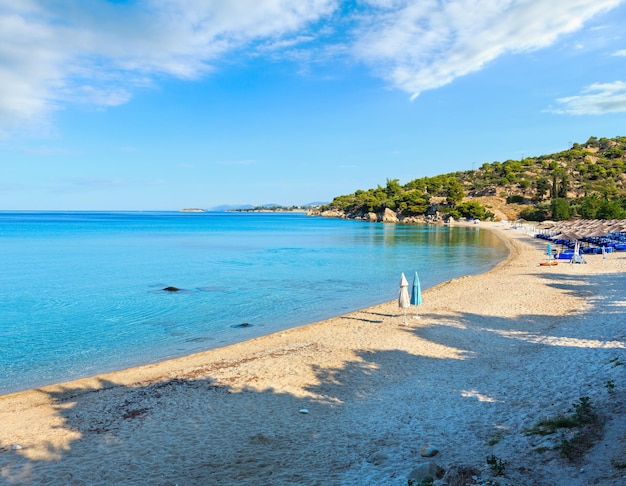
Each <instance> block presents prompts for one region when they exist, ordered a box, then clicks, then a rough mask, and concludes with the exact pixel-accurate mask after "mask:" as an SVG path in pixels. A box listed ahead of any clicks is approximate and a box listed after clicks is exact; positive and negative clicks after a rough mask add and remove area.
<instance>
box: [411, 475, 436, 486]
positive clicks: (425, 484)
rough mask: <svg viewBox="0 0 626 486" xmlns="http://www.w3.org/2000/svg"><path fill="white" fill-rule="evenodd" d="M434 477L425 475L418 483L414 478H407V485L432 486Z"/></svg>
mask: <svg viewBox="0 0 626 486" xmlns="http://www.w3.org/2000/svg"><path fill="white" fill-rule="evenodd" d="M433 482H434V479H433V478H431V477H427V478H424V479H422V480H421V481H420V482H419V483H418V482H417V481H416V480H415V479H409V482H408V483H407V486H433Z"/></svg>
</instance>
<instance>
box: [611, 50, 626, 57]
mask: <svg viewBox="0 0 626 486" xmlns="http://www.w3.org/2000/svg"><path fill="white" fill-rule="evenodd" d="M612 55H613V56H620V57H626V49H622V50H620V51H616V52H614V53H613V54H612Z"/></svg>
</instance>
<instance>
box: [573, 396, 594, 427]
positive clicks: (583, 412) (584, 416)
mask: <svg viewBox="0 0 626 486" xmlns="http://www.w3.org/2000/svg"><path fill="white" fill-rule="evenodd" d="M569 411H570V412H574V415H573V418H574V420H576V422H577V425H582V424H590V423H591V422H594V421H595V420H596V418H597V417H596V413H595V412H594V411H593V407H592V406H591V398H589V397H580V398H579V399H578V402H576V403H574V405H572V408H570V409H569Z"/></svg>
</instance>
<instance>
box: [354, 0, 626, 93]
mask: <svg viewBox="0 0 626 486" xmlns="http://www.w3.org/2000/svg"><path fill="white" fill-rule="evenodd" d="M367 3H369V4H370V5H371V6H372V8H373V9H375V10H376V11H377V14H376V15H371V16H370V19H369V22H367V23H364V24H363V25H361V26H359V27H358V29H359V36H358V37H359V39H360V40H359V41H358V42H357V43H356V45H355V53H356V55H357V56H358V57H359V58H361V59H362V60H364V61H365V62H368V63H369V64H371V65H372V66H374V67H375V68H376V69H378V71H379V73H380V75H381V76H383V77H385V78H386V79H388V80H389V81H390V82H391V83H392V84H393V85H394V86H396V87H398V88H400V89H402V90H405V91H407V92H409V93H411V94H412V97H413V98H414V97H417V96H418V95H419V94H420V93H421V92H423V91H426V90H429V89H433V88H438V87H441V86H444V85H446V84H448V83H450V82H451V81H453V80H454V79H455V78H458V77H460V76H463V75H466V74H469V73H472V72H475V71H478V70H480V69H482V68H483V67H484V66H485V65H486V64H487V63H489V62H491V61H493V60H494V59H496V58H498V57H499V56H502V55H503V54H507V53H519V52H528V51H533V50H537V49H541V48H544V47H546V46H549V45H551V44H553V43H554V42H555V41H556V40H557V38H558V37H559V36H561V35H563V34H566V33H570V32H573V31H576V30H577V29H580V28H581V27H582V26H583V24H584V23H585V21H587V20H589V19H590V18H591V17H593V16H594V15H596V14H598V13H600V12H603V11H606V10H608V9H611V8H613V7H615V6H617V5H619V4H620V0H553V1H550V2H545V1H541V0H539V1H514V0H508V1H504V0H502V1H488V0H459V1H455V2H440V1H438V0H422V1H419V2H417V1H401V0H397V1H394V0H369V1H368V2H367Z"/></svg>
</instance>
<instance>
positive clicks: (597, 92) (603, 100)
mask: <svg viewBox="0 0 626 486" xmlns="http://www.w3.org/2000/svg"><path fill="white" fill-rule="evenodd" d="M556 101H557V103H559V105H561V107H560V108H556V109H552V110H550V111H552V112H553V113H559V114H563V115H604V114H606V113H619V112H626V83H625V82H623V81H616V82H614V83H595V84H592V85H591V86H589V87H587V88H585V89H584V90H583V91H582V93H581V94H580V95H578V96H569V97H567V98H559V99H557V100H556Z"/></svg>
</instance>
